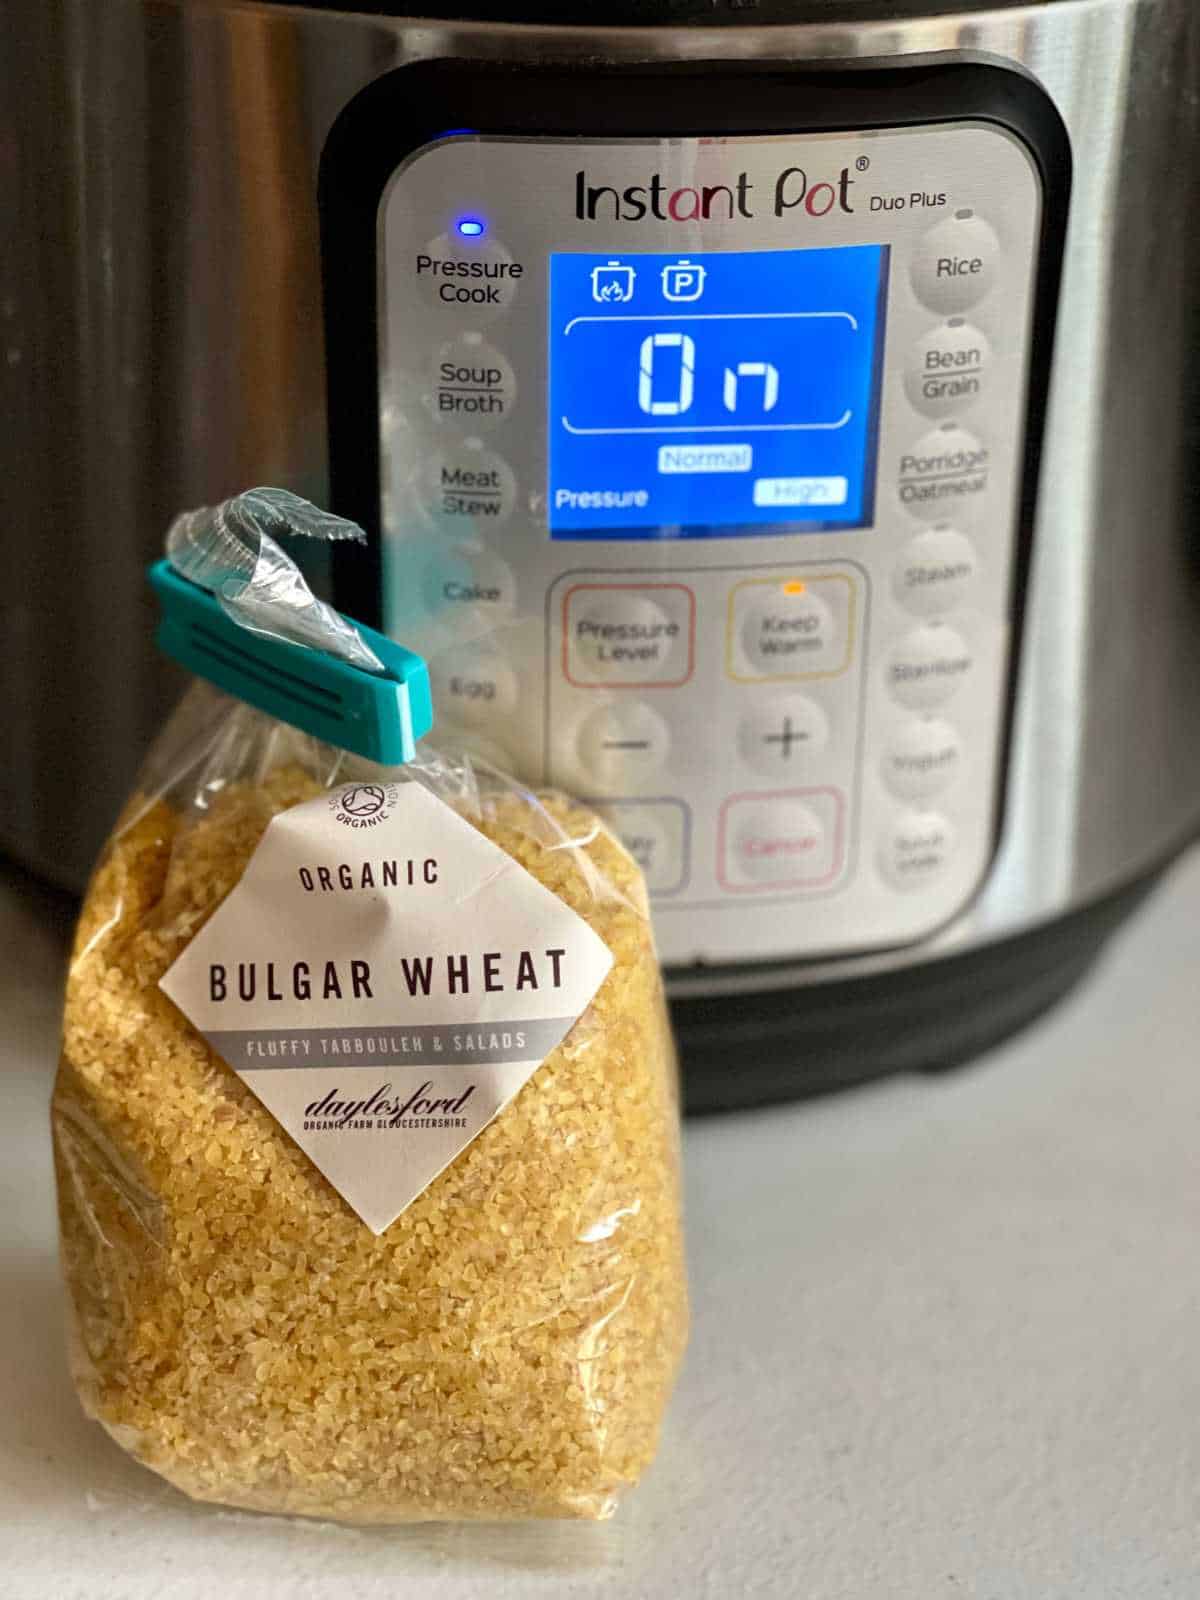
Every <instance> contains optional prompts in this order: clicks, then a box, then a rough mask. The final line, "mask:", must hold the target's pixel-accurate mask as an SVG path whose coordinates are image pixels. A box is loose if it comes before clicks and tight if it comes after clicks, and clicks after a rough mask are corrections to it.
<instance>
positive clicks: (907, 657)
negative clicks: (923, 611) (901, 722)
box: [887, 622, 972, 709]
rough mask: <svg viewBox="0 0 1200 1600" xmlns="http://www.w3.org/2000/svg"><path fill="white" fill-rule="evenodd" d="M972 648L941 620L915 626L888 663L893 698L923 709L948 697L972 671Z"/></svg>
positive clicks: (937, 704) (941, 702) (935, 704)
mask: <svg viewBox="0 0 1200 1600" xmlns="http://www.w3.org/2000/svg"><path fill="white" fill-rule="evenodd" d="M971 666H972V657H971V651H970V647H969V646H968V644H967V642H966V640H965V639H964V638H963V637H962V635H961V634H959V633H956V632H955V631H954V629H953V628H947V627H946V626H945V625H944V624H942V623H940V622H930V623H926V624H925V626H924V627H921V628H914V629H913V630H912V632H911V633H909V634H907V635H906V636H905V637H904V638H903V639H902V640H901V641H900V643H899V645H898V646H897V648H896V649H895V650H894V651H893V653H892V656H891V659H890V660H889V661H888V664H887V682H888V688H889V689H890V690H891V693H892V698H893V699H894V700H897V701H899V703H900V704H901V705H902V706H911V707H914V708H916V709H924V708H925V707H927V706H939V705H942V704H943V703H944V702H945V701H947V700H949V698H950V696H951V695H952V694H954V693H955V691H956V690H957V689H958V687H959V685H960V684H961V683H962V682H963V680H964V679H965V678H966V677H967V675H968V673H969V672H970V670H971Z"/></svg>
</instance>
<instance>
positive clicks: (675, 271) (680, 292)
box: [662, 258, 705, 300]
mask: <svg viewBox="0 0 1200 1600" xmlns="http://www.w3.org/2000/svg"><path fill="white" fill-rule="evenodd" d="M704 279H705V271H704V268H703V267H702V266H701V265H700V264H699V262H697V261H688V260H687V259H686V258H685V259H684V260H681V261H676V262H674V263H673V264H672V265H669V266H665V267H664V268H663V269H662V292H663V298H664V299H665V300H699V298H700V296H701V295H702V294H703V293H704Z"/></svg>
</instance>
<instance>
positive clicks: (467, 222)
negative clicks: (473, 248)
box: [458, 217, 487, 239]
mask: <svg viewBox="0 0 1200 1600" xmlns="http://www.w3.org/2000/svg"><path fill="white" fill-rule="evenodd" d="M458 231H459V233H461V234H462V236H463V238H464V239H478V238H479V236H480V234H482V233H486V232H487V224H486V223H485V222H480V220H479V218H478V217H460V218H459V222H458Z"/></svg>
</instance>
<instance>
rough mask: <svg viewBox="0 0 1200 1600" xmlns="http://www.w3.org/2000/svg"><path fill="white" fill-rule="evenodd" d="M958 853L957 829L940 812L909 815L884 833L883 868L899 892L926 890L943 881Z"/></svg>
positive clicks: (880, 848)
mask: <svg viewBox="0 0 1200 1600" xmlns="http://www.w3.org/2000/svg"><path fill="white" fill-rule="evenodd" d="M953 849H954V829H953V828H952V827H951V826H950V824H949V822H948V821H947V820H946V818H945V817H943V816H942V815H941V814H940V813H939V812H936V811H909V812H906V813H905V815H904V816H902V817H899V818H898V819H897V820H896V822H895V823H894V824H893V825H892V826H891V827H890V828H889V829H887V831H886V832H885V833H884V836H883V838H882V840H881V841H880V847H879V867H880V871H881V872H882V873H883V875H884V877H885V878H886V879H887V880H888V882H889V883H890V884H892V885H893V886H894V887H895V888H897V889H905V890H910V889H923V888H924V887H925V886H926V884H929V883H932V882H933V881H934V879H935V878H939V877H940V876H941V874H942V872H943V871H944V870H945V868H946V864H947V862H948V861H949V860H950V856H951V852H952V851H953Z"/></svg>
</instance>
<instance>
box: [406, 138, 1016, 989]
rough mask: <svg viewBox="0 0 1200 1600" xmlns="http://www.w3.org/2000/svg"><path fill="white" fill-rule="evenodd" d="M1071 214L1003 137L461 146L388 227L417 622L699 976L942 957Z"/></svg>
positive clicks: (994, 724) (989, 842)
mask: <svg viewBox="0 0 1200 1600" xmlns="http://www.w3.org/2000/svg"><path fill="white" fill-rule="evenodd" d="M1041 208H1042V185H1041V180H1040V177H1039V170H1038V166H1037V164H1036V162H1035V160H1034V159H1033V158H1032V156H1031V154H1030V152H1029V150H1028V149H1027V147H1026V146H1025V144H1024V143H1023V142H1022V141H1021V140H1020V139H1019V138H1017V137H1016V136H1014V134H1012V133H1011V132H1009V131H1007V130H1006V129H1004V128H1003V127H1001V126H998V125H997V124H995V123H992V122H988V121H984V120H969V119H968V120H965V121H959V122H953V121H950V122H947V121H941V122H938V123H935V124H929V125H925V126H916V127H905V128H891V129H889V128H866V129H863V130H862V131H858V132H834V133H809V134H800V133H797V134H786V135H780V134H774V135H769V136H748V137H711V138H706V137H687V138H671V139H663V138H654V139H648V138H622V139H614V138H595V139H592V138H573V139H561V138H560V139H555V138H532V137H529V138H527V137H511V136H506V137H488V136H485V135H480V134H475V133H463V134H450V135H447V136H445V137H442V138H438V139H436V140H433V141H432V142H429V143H427V144H425V145H424V146H423V147H421V148H419V149H417V150H416V151H415V152H412V153H410V154H409V155H408V157H407V158H406V159H404V160H403V161H401V162H400V163H399V164H398V165H397V167H396V170H395V171H394V174H393V175H392V177H391V180H390V182H389V183H388V184H387V186H386V188H385V190H384V192H383V194H382V198H381V200H380V203H379V208H378V217H377V225H378V286H379V300H378V309H377V349H378V374H379V390H378V392H379V410H378V428H379V472H380V477H381V526H382V529H383V578H382V582H383V585H384V589H383V596H384V607H383V618H384V623H385V625H386V626H387V628H388V629H389V630H390V631H391V632H392V633H393V634H394V635H395V636H396V637H397V638H399V639H402V640H403V641H404V642H405V643H406V644H409V645H412V646H413V647H414V648H417V649H419V650H422V651H424V652H425V653H426V654H427V655H428V656H429V657H430V659H431V663H432V669H433V675H434V689H435V703H436V707H437V712H438V716H439V720H440V724H441V727H442V729H443V732H444V733H448V732H449V731H451V730H453V729H456V728H457V729H459V730H462V731H464V732H465V733H467V734H469V735H470V736H471V738H472V739H473V740H474V741H475V742H476V743H477V744H478V745H479V746H480V747H481V748H482V749H483V750H484V752H485V753H486V754H487V755H489V756H490V757H492V758H493V759H494V760H495V761H496V762H498V763H500V764H501V765H503V766H504V767H506V768H510V769H512V770H513V771H515V772H516V773H518V774H519V775H520V776H521V777H522V778H524V779H526V780H528V781H531V782H542V781H548V782H551V783H556V784H561V785H563V786H564V787H565V788H567V789H569V790H571V791H573V792H575V793H576V794H579V795H581V796H583V797H585V798H587V799H588V800H590V801H592V802H594V804H595V805H596V806H597V807H598V808H599V809H600V810H601V811H602V812H603V814H604V815H605V816H606V817H607V818H608V819H610V821H611V824H612V826H613V828H614V829H615V830H616V832H617V833H618V834H619V835H620V836H621V838H622V839H623V840H624V841H625V842H626V844H627V845H628V847H629V849H630V850H631V851H632V852H633V853H634V855H635V856H636V857H637V858H638V860H639V861H640V862H641V863H642V865H643V867H644V868H645V871H646V875H647V878H648V881H649V886H650V890H651V894H652V897H653V902H654V908H655V916H656V926H657V932H658V938H659V942H660V947H661V950H662V953H663V956H664V958H665V959H666V960H667V961H669V962H672V963H681V962H693V961H706V962H728V961H734V960H755V959H771V958H781V957H794V956H819V955H833V954H837V953H841V952H848V951H854V950H862V949H868V948H871V947H877V946H884V945H890V944H898V943H902V942H906V941H913V940H916V939H919V938H921V937H923V936H926V935H928V934H929V933H931V932H932V931H934V930H936V929H938V928H939V927H940V926H941V925H943V924H945V923H946V922H947V921H948V920H949V919H951V918H953V917H954V915H955V913H956V912H958V911H959V910H961V908H962V907H963V906H964V905H965V904H966V903H967V902H968V900H969V899H970V897H971V896H972V895H973V894H974V893H975V892H976V890H977V889H978V887H979V886H980V883H981V881H982V879H983V878H984V876H985V874H986V872H987V869H988V865H989V862H990V859H991V856H992V854H993V851H994V848H995V844H996V836H997V811H998V805H999V800H1000V795H1001V792H1002V780H1003V752H1004V730H1005V721H1006V708H1007V704H1008V701H1009V697H1010V693H1011V673H1012V659H1011V658H1012V639H1013V629H1014V562H1015V556H1016V549H1017V536H1018V525H1019V509H1020V499H1021V493H1020V491H1021V479H1022V473H1023V470H1024V464H1025V458H1024V448H1025V440H1024V432H1025V425H1026V409H1027V383H1028V371H1029V365H1030V359H1031V325H1032V317H1033V304H1034V292H1035V278H1036V266H1037V255H1038V241H1039V228H1040V220H1041Z"/></svg>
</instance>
